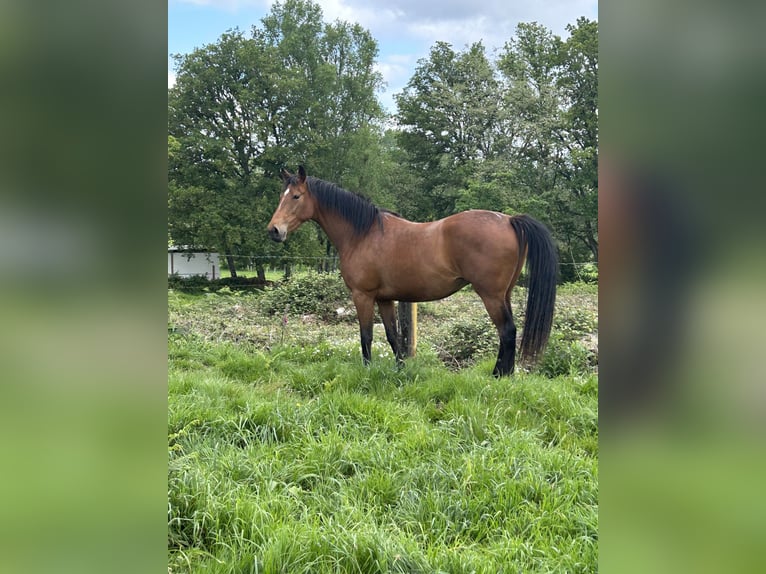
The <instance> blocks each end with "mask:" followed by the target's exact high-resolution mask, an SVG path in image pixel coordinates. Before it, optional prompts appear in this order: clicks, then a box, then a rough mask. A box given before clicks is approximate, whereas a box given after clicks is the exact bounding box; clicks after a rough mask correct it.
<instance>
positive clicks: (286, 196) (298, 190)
mask: <svg viewBox="0 0 766 574" xmlns="http://www.w3.org/2000/svg"><path fill="white" fill-rule="evenodd" d="M282 181H283V182H284V185H285V190H284V192H283V193H282V197H281V198H280V200H279V205H278V206H277V210H276V211H275V212H274V215H272V216H271V221H269V225H268V227H267V229H268V231H269V237H271V238H272V239H273V240H274V241H278V242H281V241H284V240H285V239H286V238H287V234H288V233H290V232H292V231H295V230H296V229H298V227H300V226H301V224H302V223H303V222H304V221H308V220H309V219H311V218H312V217H313V215H314V209H315V205H314V201H313V198H312V196H311V192H310V191H309V187H308V185H307V184H306V170H305V169H304V168H303V166H300V167H299V168H298V174H297V175H293V174H291V173H290V172H289V171H287V170H286V169H283V170H282Z"/></svg>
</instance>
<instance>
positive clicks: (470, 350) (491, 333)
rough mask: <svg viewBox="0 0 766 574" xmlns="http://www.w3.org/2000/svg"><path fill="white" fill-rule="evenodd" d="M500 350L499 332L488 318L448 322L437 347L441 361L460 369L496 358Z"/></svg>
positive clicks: (470, 317) (469, 317) (481, 316)
mask: <svg viewBox="0 0 766 574" xmlns="http://www.w3.org/2000/svg"><path fill="white" fill-rule="evenodd" d="M497 346H498V338H497V330H496V329H495V326H494V325H493V324H492V322H491V321H490V320H489V318H488V317H487V316H486V314H477V315H472V316H467V317H459V318H454V319H452V320H449V321H447V322H446V323H444V324H443V327H442V329H441V333H440V336H439V342H438V343H437V348H438V354H439V358H440V359H441V360H442V361H443V362H444V363H445V364H447V365H450V366H452V367H453V368H458V369H459V368H463V367H465V366H466V365H470V364H473V363H474V362H476V360H478V359H481V358H485V357H489V356H494V355H496V354H497Z"/></svg>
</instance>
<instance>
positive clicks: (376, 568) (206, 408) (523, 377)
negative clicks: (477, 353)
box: [168, 296, 598, 573]
mask: <svg viewBox="0 0 766 574" xmlns="http://www.w3.org/2000/svg"><path fill="white" fill-rule="evenodd" d="M214 297H215V296H214ZM204 301H205V302H206V304H208V303H210V299H207V300H204ZM219 302H221V303H222V304H223V305H224V306H226V305H229V304H230V301H228V300H226V299H225V298H223V299H221V300H220V301H219ZM193 304H194V301H193V300H191V299H175V300H173V301H172V302H171V307H172V311H173V313H176V312H181V311H182V310H183V309H184V308H186V311H188V307H189V306H190V305H193ZM207 307H212V309H209V308H208V311H205V313H208V312H210V313H211V315H210V317H212V316H213V315H214V313H215V312H214V311H213V309H214V308H215V305H207ZM207 307H206V308H207ZM219 311H220V309H219ZM224 311H225V309H224ZM205 316H206V317H207V316H208V315H205ZM266 320H267V319H264V321H266ZM200 321H201V322H203V323H204V320H203V319H200ZM315 328H316V330H317V331H319V332H320V333H324V335H325V338H324V339H317V340H315V341H311V336H309V335H307V334H303V335H302V336H301V337H300V338H299V339H298V341H299V342H297V343H296V341H295V340H293V339H289V340H288V341H286V342H282V343H279V342H273V343H272V344H270V345H263V344H262V343H261V342H254V343H252V342H242V341H232V340H223V339H222V338H220V337H219V338H218V339H216V338H214V337H209V336H205V335H204V334H203V333H202V332H201V331H200V332H196V331H194V330H192V329H189V330H186V331H184V332H177V331H173V332H172V333H171V334H170V335H169V381H168V385H169V397H168V437H169V442H168V444H169V446H168V457H169V469H168V472H169V474H168V553H169V556H168V558H169V569H170V571H171V572H203V571H204V572H214V573H218V572H221V573H223V572H226V573H234V572H237V573H240V572H259V573H260V572H263V573H277V572H284V573H304V572H305V573H325V572H326V573H331V572H333V573H336V572H349V573H350V572H358V573H368V572H369V573H372V572H407V573H411V572H424V573H425V572H449V573H469V572H477V573H485V572H486V573H490V572H491V573H496V572H594V571H596V570H597V566H596V565H597V553H598V552H597V548H598V533H597V532H598V512H597V509H598V480H597V478H598V463H597V454H598V426H597V400H598V396H597V395H598V385H597V381H596V377H595V375H593V374H589V375H588V374H586V375H580V376H574V375H568V376H559V377H556V378H546V377H544V376H541V375H535V374H524V373H519V374H517V375H516V376H514V377H512V378H505V379H501V380H497V379H494V378H493V377H492V376H491V374H490V373H491V369H492V364H493V361H492V360H491V359H485V360H482V361H479V362H478V363H476V364H475V365H474V366H472V367H470V368H467V369H463V370H461V371H459V372H452V371H450V370H448V369H447V368H446V367H445V366H444V365H443V364H442V362H441V361H440V360H439V359H438V355H437V353H436V352H435V351H432V350H430V349H429V348H428V347H426V346H424V347H423V348H422V349H421V351H420V352H419V355H418V357H416V358H413V359H409V360H408V361H407V362H406V364H405V366H404V367H403V368H401V369H399V368H397V367H396V365H395V362H394V360H393V358H392V357H391V356H390V352H387V351H386V349H385V343H384V342H383V341H381V339H382V338H381V337H377V338H378V341H377V342H376V343H375V346H374V352H375V353H376V356H375V360H374V362H373V364H372V366H370V367H364V366H362V365H361V357H360V354H359V350H358V342H357V341H356V338H355V337H349V336H348V331H347V330H346V329H347V326H344V325H342V324H340V325H333V326H330V325H317V326H316V327H315ZM336 329H338V330H339V331H337V333H339V335H337V334H336V331H335V330H336ZM376 336H377V333H376Z"/></svg>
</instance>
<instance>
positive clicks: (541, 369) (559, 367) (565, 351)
mask: <svg viewBox="0 0 766 574" xmlns="http://www.w3.org/2000/svg"><path fill="white" fill-rule="evenodd" d="M594 363H595V358H594V356H593V353H592V352H591V351H590V350H588V349H587V348H586V347H585V346H584V345H583V344H582V343H581V342H580V341H579V340H574V341H573V340H570V339H568V338H567V337H566V335H564V334H562V333H560V332H554V333H553V334H552V335H551V338H550V340H549V341H548V346H547V347H546V348H545V353H544V354H543V356H542V359H541V360H540V362H539V364H537V365H536V366H535V369H534V370H535V372H538V373H541V374H543V375H545V376H546V377H558V376H560V375H585V374H587V373H590V372H592V370H593V367H594Z"/></svg>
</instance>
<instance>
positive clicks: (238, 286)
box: [168, 275, 265, 293]
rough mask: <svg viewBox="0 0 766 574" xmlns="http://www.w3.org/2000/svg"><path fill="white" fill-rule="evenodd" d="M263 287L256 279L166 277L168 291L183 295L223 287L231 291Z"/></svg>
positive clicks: (199, 276)
mask: <svg viewBox="0 0 766 574" xmlns="http://www.w3.org/2000/svg"><path fill="white" fill-rule="evenodd" d="M264 286H265V284H264V283H263V281H261V280H260V279H258V278H257V277H221V278H219V279H208V278H207V277H205V276H204V275H190V276H189V277H180V276H179V275H169V276H168V289H175V290H177V291H183V292H184V293H202V292H204V291H210V292H215V291H218V290H220V289H222V288H223V287H228V288H229V289H230V290H232V291H237V290H242V289H254V288H255V289H262V288H263V287H264Z"/></svg>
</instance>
